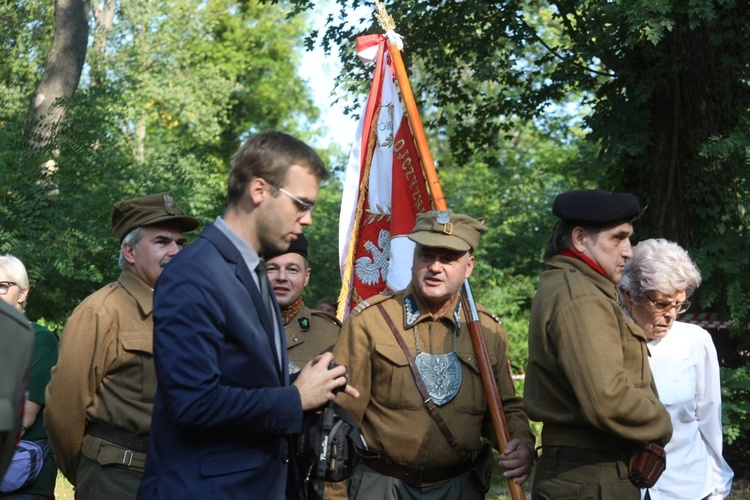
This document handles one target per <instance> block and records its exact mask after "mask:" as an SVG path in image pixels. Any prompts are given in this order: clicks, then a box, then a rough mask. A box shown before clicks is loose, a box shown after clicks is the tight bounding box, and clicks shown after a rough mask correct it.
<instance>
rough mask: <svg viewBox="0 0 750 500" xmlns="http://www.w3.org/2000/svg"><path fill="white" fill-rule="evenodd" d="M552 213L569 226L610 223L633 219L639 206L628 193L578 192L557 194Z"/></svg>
mask: <svg viewBox="0 0 750 500" xmlns="http://www.w3.org/2000/svg"><path fill="white" fill-rule="evenodd" d="M552 213H553V214H555V215H556V216H558V217H559V218H560V219H562V220H564V221H565V222H568V223H573V224H576V223H580V224H595V225H599V224H614V223H617V222H632V221H633V220H635V219H637V218H638V216H639V215H640V213H641V205H640V204H639V203H638V198H637V197H636V196H635V195H633V194H630V193H608V192H607V191H602V190H601V189H578V190H575V191H568V192H566V193H561V194H559V195H558V196H557V198H555V202H554V203H553V204H552Z"/></svg>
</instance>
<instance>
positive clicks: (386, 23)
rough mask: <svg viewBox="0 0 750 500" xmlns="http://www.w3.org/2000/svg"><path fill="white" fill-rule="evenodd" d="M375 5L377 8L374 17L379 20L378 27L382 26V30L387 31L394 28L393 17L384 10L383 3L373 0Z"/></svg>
mask: <svg viewBox="0 0 750 500" xmlns="http://www.w3.org/2000/svg"><path fill="white" fill-rule="evenodd" d="M375 7H377V9H378V11H377V12H376V13H375V19H377V20H378V22H380V27H381V28H383V31H386V32H387V31H393V30H395V29H396V22H395V21H394V20H393V17H392V16H391V15H390V14H388V12H386V10H385V4H384V3H383V2H380V1H379V0H375Z"/></svg>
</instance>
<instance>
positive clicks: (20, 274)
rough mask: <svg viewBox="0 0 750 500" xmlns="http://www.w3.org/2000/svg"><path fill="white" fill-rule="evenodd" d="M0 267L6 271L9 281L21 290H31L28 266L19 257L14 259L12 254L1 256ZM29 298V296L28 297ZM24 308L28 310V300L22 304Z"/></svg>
mask: <svg viewBox="0 0 750 500" xmlns="http://www.w3.org/2000/svg"><path fill="white" fill-rule="evenodd" d="M0 267H2V268H3V269H5V272H6V273H7V274H8V279H9V280H10V281H13V282H15V283H16V285H18V288H20V289H21V290H28V289H29V275H28V273H26V266H24V265H23V262H21V260H20V259H18V257H13V256H12V255H11V254H5V255H0ZM26 296H27V297H28V295H26ZM21 307H22V308H24V309H25V308H26V299H24V300H23V303H22V304H21Z"/></svg>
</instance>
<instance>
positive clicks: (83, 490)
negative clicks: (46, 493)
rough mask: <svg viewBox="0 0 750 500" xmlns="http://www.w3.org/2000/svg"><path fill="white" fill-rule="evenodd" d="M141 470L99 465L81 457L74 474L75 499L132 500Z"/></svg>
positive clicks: (139, 482) (135, 493) (136, 490)
mask: <svg viewBox="0 0 750 500" xmlns="http://www.w3.org/2000/svg"><path fill="white" fill-rule="evenodd" d="M141 475H142V471H141V470H134V469H133V468H130V467H125V466H122V465H101V464H100V463H98V462H94V461H93V460H89V459H88V458H86V457H85V456H83V455H81V458H80V460H79V461H78V473H77V474H76V487H75V491H76V499H79V500H126V499H134V498H135V497H136V495H137V494H138V486H139V485H140V484H141Z"/></svg>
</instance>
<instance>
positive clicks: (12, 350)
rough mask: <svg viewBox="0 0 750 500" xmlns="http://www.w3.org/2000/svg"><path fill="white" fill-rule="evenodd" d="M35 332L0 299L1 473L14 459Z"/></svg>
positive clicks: (27, 321) (21, 315) (23, 318)
mask: <svg viewBox="0 0 750 500" xmlns="http://www.w3.org/2000/svg"><path fill="white" fill-rule="evenodd" d="M33 351H34V333H33V332H32V330H31V325H30V324H29V320H27V319H26V317H25V316H24V315H23V314H21V313H20V312H18V311H16V310H15V309H14V308H12V307H11V306H9V305H8V304H6V303H5V302H3V301H1V300H0V370H2V371H0V476H4V475H5V470H6V469H7V467H8V465H9V464H10V460H11V458H13V451H14V450H15V448H16V438H17V437H18V433H19V431H20V430H21V408H23V402H24V392H25V391H26V387H27V385H28V383H29V368H30V367H31V357H32V353H33Z"/></svg>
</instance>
